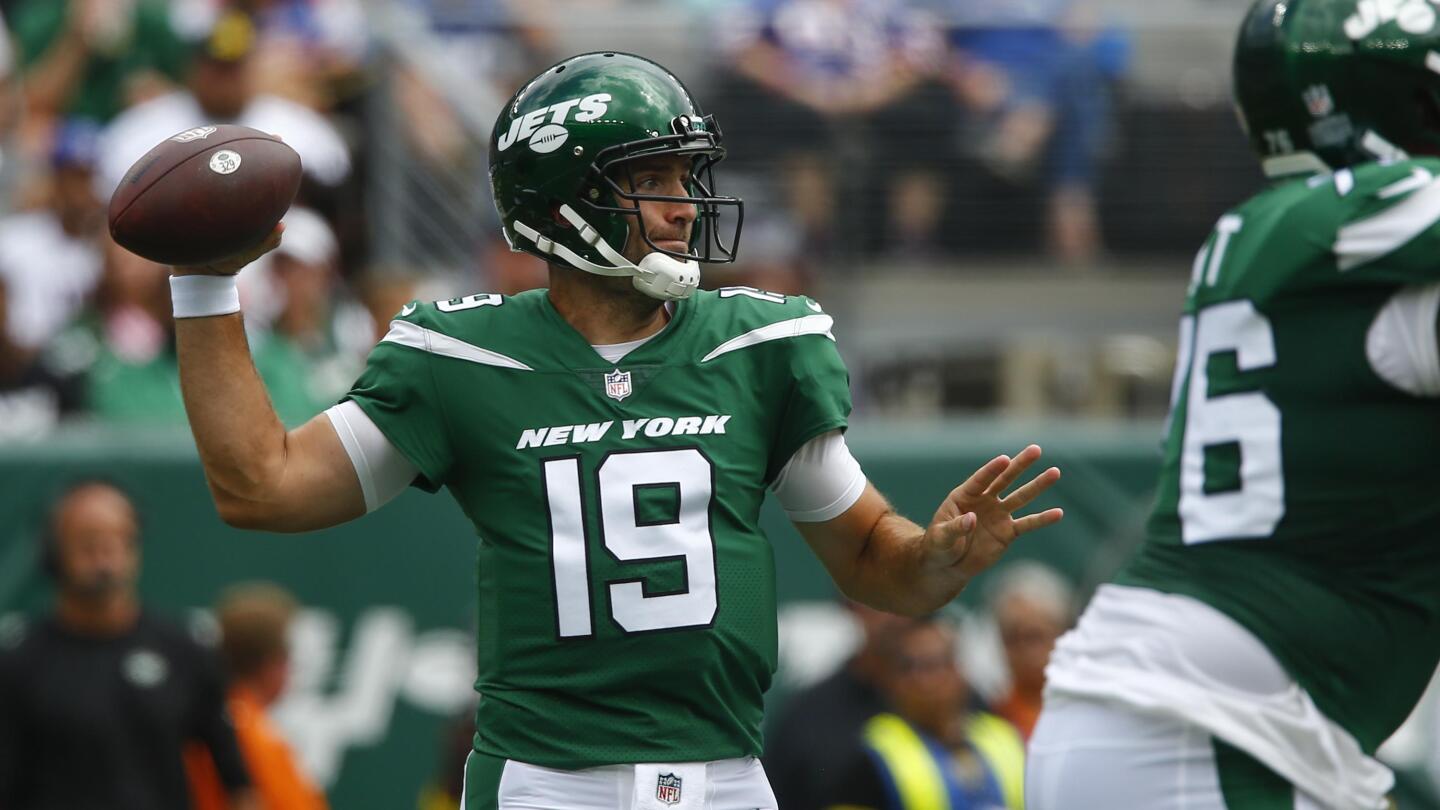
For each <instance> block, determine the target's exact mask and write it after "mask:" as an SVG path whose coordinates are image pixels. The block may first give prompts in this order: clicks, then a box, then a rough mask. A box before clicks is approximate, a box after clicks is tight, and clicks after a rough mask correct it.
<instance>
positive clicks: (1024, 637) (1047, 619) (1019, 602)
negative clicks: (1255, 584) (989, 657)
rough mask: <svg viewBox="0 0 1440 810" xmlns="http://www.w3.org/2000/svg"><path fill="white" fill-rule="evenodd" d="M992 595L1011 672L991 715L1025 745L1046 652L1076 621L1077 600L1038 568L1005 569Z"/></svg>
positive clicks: (1034, 716)
mask: <svg viewBox="0 0 1440 810" xmlns="http://www.w3.org/2000/svg"><path fill="white" fill-rule="evenodd" d="M990 594H991V595H990V613H991V615H992V616H993V617H994V619H995V625H996V627H997V628H998V629H999V631H1000V642H1001V644H1002V645H1004V648H1005V662H1006V663H1007V664H1008V665H1009V668H1010V691H1009V693H1008V694H1007V695H1006V696H1005V697H1004V698H1003V699H1001V700H1000V701H998V702H996V703H995V713H996V714H998V715H1000V716H1001V717H1003V718H1005V719H1006V720H1009V721H1010V722H1011V723H1012V724H1014V726H1015V727H1016V728H1018V729H1019V730H1020V733H1021V735H1023V736H1024V737H1025V739H1027V740H1028V739H1030V732H1031V731H1033V730H1034V729H1035V721H1036V720H1037V719H1039V717H1040V700H1041V698H1040V695H1041V692H1042V691H1043V690H1044V688H1045V666H1046V665H1047V664H1049V663H1050V652H1051V651H1052V650H1054V649H1055V640H1056V639H1058V638H1060V635H1061V634H1062V633H1064V632H1065V631H1066V630H1068V629H1070V625H1071V623H1072V622H1074V620H1075V614H1074V611H1075V604H1074V598H1075V597H1074V594H1073V593H1072V591H1071V589H1070V586H1069V585H1067V584H1066V583H1065V580H1063V579H1061V577H1060V575H1059V574H1056V573H1055V572H1054V571H1053V570H1051V569H1050V568H1049V567H1048V566H1046V565H1043V564H1041V563H1036V562H1018V563H1012V564H1011V565H1009V566H1007V567H1006V568H1005V569H1004V570H1003V572H1002V573H1001V574H1000V576H999V578H998V579H997V580H996V582H995V585H994V586H993V587H992V590H991V592H990Z"/></svg>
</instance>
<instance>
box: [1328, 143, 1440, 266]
mask: <svg viewBox="0 0 1440 810" xmlns="http://www.w3.org/2000/svg"><path fill="white" fill-rule="evenodd" d="M1347 171H1350V170H1347ZM1351 184H1353V190H1350V189H1348V188H1346V187H1347V186H1349V185H1351ZM1335 185H1336V187H1337V189H1338V191H1340V192H1349V193H1346V194H1343V195H1342V197H1348V198H1349V199H1348V200H1346V202H1348V203H1349V205H1348V206H1346V209H1347V210H1345V211H1344V214H1343V221H1342V222H1341V223H1340V224H1339V227H1338V229H1337V231H1336V233H1335V243H1334V252H1335V260H1336V263H1337V265H1338V266H1339V269H1340V271H1341V272H1342V273H1345V274H1355V275H1358V276H1363V279H1364V280H1365V281H1367V282H1373V283H1393V284H1415V283H1421V282H1426V281H1435V280H1440V258H1437V257H1440V160H1434V159H1428V158H1426V159H1417V160H1407V161H1401V162H1398V163H1391V164H1379V163H1371V164H1366V165H1364V166H1361V167H1357V168H1356V169H1354V170H1353V171H1350V173H1349V174H1348V175H1347V174H1346V173H1343V172H1342V173H1337V175H1336V180H1335Z"/></svg>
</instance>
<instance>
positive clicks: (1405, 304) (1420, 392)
mask: <svg viewBox="0 0 1440 810" xmlns="http://www.w3.org/2000/svg"><path fill="white" fill-rule="evenodd" d="M1437 314H1440V284H1427V285H1425V286H1417V287H1406V288H1405V289H1403V290H1401V291H1400V292H1398V293H1396V294H1395V295H1394V297H1392V298H1391V299H1390V300H1389V301H1387V302H1386V303H1385V306H1384V307H1382V308H1381V310H1380V313H1379V314H1378V315H1376V316H1375V321H1374V322H1373V323H1371V324H1370V331H1369V332H1367V333H1366V335H1365V357H1366V359H1367V360H1369V361H1370V367H1371V368H1372V369H1374V370H1375V373H1376V374H1377V375H1379V377H1380V379H1382V380H1384V381H1385V382H1387V383H1389V384H1390V385H1392V386H1394V387H1395V388H1398V389H1400V390H1401V391H1404V392H1406V393H1407V394H1413V395H1414V396H1417V397H1440V345H1437V343H1436V329H1435V323H1436V316H1437Z"/></svg>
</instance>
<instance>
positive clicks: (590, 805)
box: [461, 752, 777, 810]
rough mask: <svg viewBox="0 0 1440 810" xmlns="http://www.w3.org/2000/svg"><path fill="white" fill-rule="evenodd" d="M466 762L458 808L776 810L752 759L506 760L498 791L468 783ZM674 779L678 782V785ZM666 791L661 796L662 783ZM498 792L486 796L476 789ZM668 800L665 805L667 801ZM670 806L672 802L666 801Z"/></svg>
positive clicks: (472, 757)
mask: <svg viewBox="0 0 1440 810" xmlns="http://www.w3.org/2000/svg"><path fill="white" fill-rule="evenodd" d="M479 756H480V755H478V754H475V753H474V752H471V754H470V758H469V760H467V762H466V776H467V779H466V783H465V798H464V799H463V800H462V801H461V807H462V808H465V807H485V806H495V807H497V808H498V810H776V808H777V804H776V801H775V794H774V792H773V791H771V789H770V781H769V780H768V779H767V778H766V777H765V769H764V768H763V767H762V766H761V765H760V760H758V759H756V758H755V757H742V758H739V759H722V760H716V761H714V762H686V763H676V764H673V765H607V766H604V767H600V768H586V769H585V770H579V771H562V770H555V769H552V768H542V767H540V766H538V765H527V764H525V763H523V762H516V761H514V760H507V761H505V763H504V765H503V769H502V770H501V772H500V779H499V785H498V790H497V789H496V788H495V787H493V786H490V787H480V786H477V785H472V784H471V783H470V779H469V776H470V774H471V773H472V768H471V765H472V764H473V763H474V760H476V759H477V758H478V757H479ZM677 778H678V783H677V781H676V780H677ZM662 779H663V780H664V783H663V787H664V789H665V790H666V791H667V792H666V793H664V794H662V793H660V789H661V788H662V784H661V780H662ZM487 789H488V790H497V797H496V799H494V800H492V801H494V802H495V804H494V805H490V804H489V803H488V802H485V801H484V800H485V799H487V798H489V797H481V796H472V795H470V794H471V792H472V791H476V790H487ZM667 800H668V801H667ZM669 802H673V803H669Z"/></svg>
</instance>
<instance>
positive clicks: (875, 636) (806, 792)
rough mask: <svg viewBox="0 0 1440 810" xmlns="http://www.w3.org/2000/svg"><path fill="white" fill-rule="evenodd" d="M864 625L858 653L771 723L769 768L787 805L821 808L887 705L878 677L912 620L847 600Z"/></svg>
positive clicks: (797, 808)
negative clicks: (863, 735)
mask: <svg viewBox="0 0 1440 810" xmlns="http://www.w3.org/2000/svg"><path fill="white" fill-rule="evenodd" d="M846 606H847V607H848V608H849V610H850V613H851V615H852V616H854V618H855V622H856V624H857V625H859V627H860V631H861V636H860V638H861V642H860V647H859V649H857V650H856V651H855V654H854V655H852V656H851V657H850V659H849V660H848V661H846V662H845V664H844V665H843V666H841V667H840V668H839V669H838V670H836V671H835V673H834V674H832V675H831V676H830V677H828V678H826V679H824V680H822V681H820V682H819V683H818V684H815V685H814V686H812V687H810V688H808V689H805V690H803V691H800V692H797V693H796V694H794V695H792V696H791V697H790V699H789V700H788V701H786V703H785V705H784V706H783V707H782V708H781V710H780V712H779V713H778V714H777V715H776V716H775V720H774V721H773V723H772V725H771V728H772V730H771V733H769V734H768V735H767V738H766V746H765V773H766V775H767V776H769V777H770V786H771V787H772V788H773V789H774V790H775V800H776V801H777V802H778V803H779V805H780V806H781V807H783V808H785V810H820V808H822V807H824V806H825V801H826V799H827V797H828V795H829V786H830V785H831V784H833V783H834V782H835V781H836V780H838V779H840V778H841V776H842V775H843V774H844V773H845V768H846V767H847V766H848V765H850V764H851V762H850V760H851V758H852V757H853V756H854V753H855V750H856V747H857V746H858V745H859V743H860V734H861V731H862V729H863V728H864V727H865V723H866V722H867V721H868V720H869V719H870V718H871V717H874V716H875V715H876V714H878V713H880V712H881V711H884V709H885V703H884V701H883V699H882V698H881V694H880V680H881V678H882V677H883V674H884V672H885V669H886V662H887V661H888V659H889V658H890V656H891V653H890V651H889V645H891V644H893V643H894V639H895V636H896V633H897V631H898V630H899V629H900V628H901V627H903V626H905V625H906V624H907V623H908V622H909V621H910V620H909V619H906V618H904V617H901V616H895V615H892V614H889V613H882V612H881V611H878V610H875V609H874V608H871V607H866V606H865V605H862V604H860V603H858V602H848V601H847V602H846Z"/></svg>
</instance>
